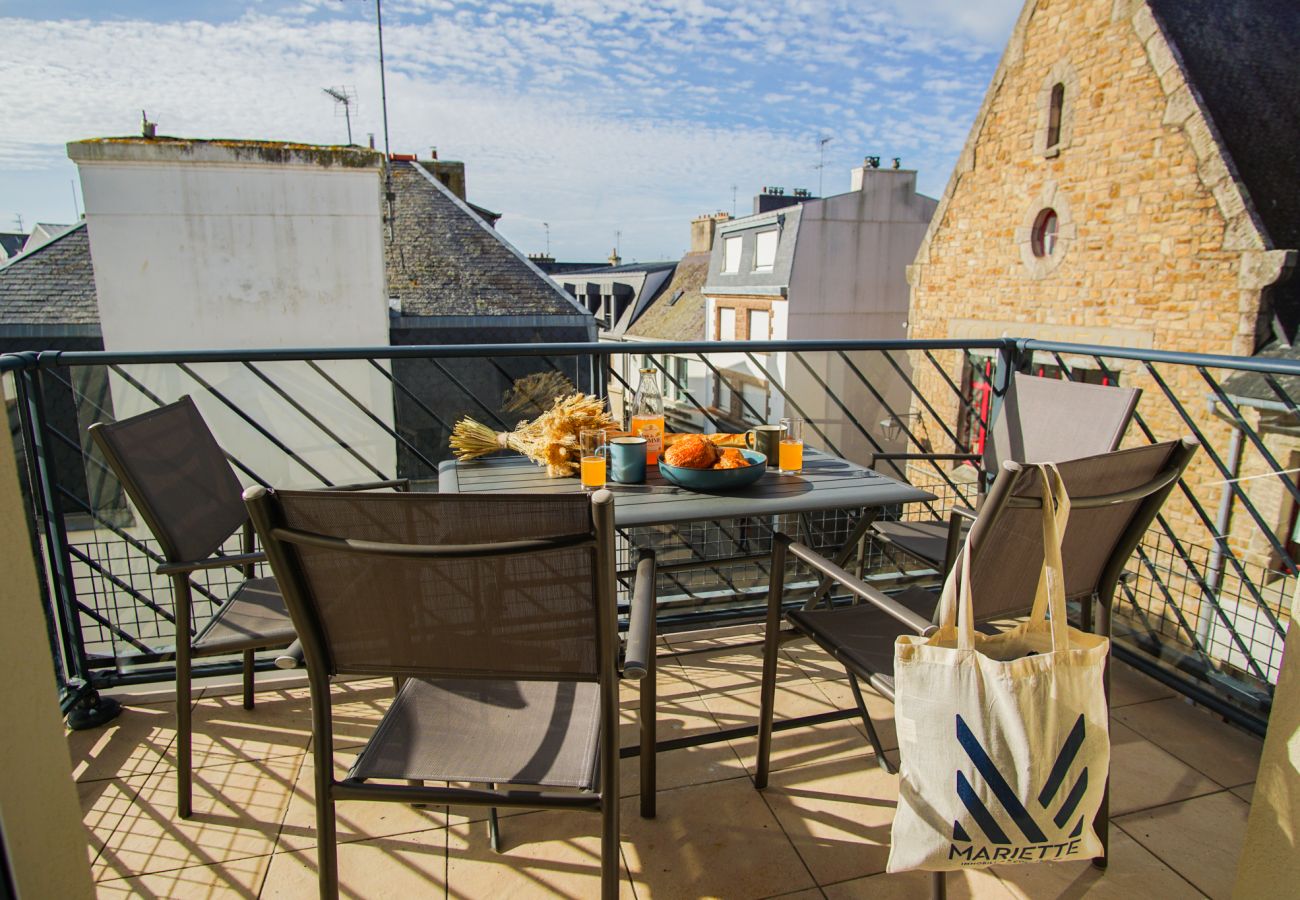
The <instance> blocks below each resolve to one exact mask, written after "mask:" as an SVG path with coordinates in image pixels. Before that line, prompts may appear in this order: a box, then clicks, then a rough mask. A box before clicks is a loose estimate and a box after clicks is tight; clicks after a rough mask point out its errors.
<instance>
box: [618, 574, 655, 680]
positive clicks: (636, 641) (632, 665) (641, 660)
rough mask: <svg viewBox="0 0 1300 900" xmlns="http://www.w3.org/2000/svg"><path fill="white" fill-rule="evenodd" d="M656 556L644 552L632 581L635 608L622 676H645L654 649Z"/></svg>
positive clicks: (632, 611)
mask: <svg viewBox="0 0 1300 900" xmlns="http://www.w3.org/2000/svg"><path fill="white" fill-rule="evenodd" d="M655 600H656V598H655V555H654V553H653V551H643V552H642V554H641V559H640V561H639V562H637V564H636V580H635V581H634V582H633V584H632V609H631V612H630V613H629V615H628V625H627V648H626V649H625V650H624V653H623V677H624V678H632V679H640V678H644V677H645V675H646V672H647V671H649V669H650V660H651V659H652V657H653V654H654V653H655V652H656V650H655Z"/></svg>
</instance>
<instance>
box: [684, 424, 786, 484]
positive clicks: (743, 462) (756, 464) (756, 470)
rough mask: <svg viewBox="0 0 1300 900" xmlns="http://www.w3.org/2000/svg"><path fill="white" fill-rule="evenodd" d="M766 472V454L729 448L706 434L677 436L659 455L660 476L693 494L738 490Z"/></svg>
mask: <svg viewBox="0 0 1300 900" xmlns="http://www.w3.org/2000/svg"><path fill="white" fill-rule="evenodd" d="M716 437H721V436H715V438H716ZM766 471H767V457H766V456H764V455H763V454H762V453H759V452H757V451H755V450H748V449H745V448H741V447H728V446H725V445H723V444H721V443H719V442H718V441H717V440H712V439H710V438H709V437H706V436H705V435H702V434H684V435H679V436H677V437H676V439H674V440H673V441H672V442H671V443H669V445H668V447H667V449H665V450H664V452H663V453H661V454H660V456H659V474H661V475H663V477H664V478H665V479H667V480H668V481H671V482H672V483H673V484H675V485H677V486H678V487H683V488H686V489H687V490H692V491H709V492H717V491H738V490H740V489H741V488H745V487H748V486H749V485H751V484H753V483H754V482H755V481H758V479H760V478H762V477H763V473H764V472H766Z"/></svg>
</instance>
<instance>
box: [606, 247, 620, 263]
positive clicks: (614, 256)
mask: <svg viewBox="0 0 1300 900" xmlns="http://www.w3.org/2000/svg"><path fill="white" fill-rule="evenodd" d="M622 262H623V257H621V256H619V255H618V248H617V247H615V248H614V249H613V250H611V251H609V264H610V265H611V266H617V265H621V264H622Z"/></svg>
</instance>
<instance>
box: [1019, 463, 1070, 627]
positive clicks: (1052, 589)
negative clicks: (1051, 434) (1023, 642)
mask: <svg viewBox="0 0 1300 900" xmlns="http://www.w3.org/2000/svg"><path fill="white" fill-rule="evenodd" d="M1034 468H1036V469H1038V478H1039V483H1040V484H1041V485H1042V491H1041V493H1042V496H1043V514H1042V524H1043V571H1042V572H1041V573H1040V574H1039V576H1038V589H1037V590H1036V591H1035V592H1034V608H1033V609H1032V610H1031V611H1030V613H1029V621H1028V622H1026V623H1025V630H1026V631H1040V632H1041V631H1050V632H1051V634H1052V649H1053V650H1054V651H1058V652H1059V651H1061V650H1068V649H1070V620H1069V618H1068V615H1069V613H1068V612H1067V610H1066V606H1065V563H1064V561H1063V560H1062V559H1061V542H1062V540H1063V539H1064V537H1065V526H1066V523H1068V522H1069V520H1070V495H1069V494H1068V493H1067V492H1066V490H1065V482H1064V481H1063V480H1062V479H1061V473H1060V471H1058V470H1057V468H1056V466H1055V465H1054V464H1053V463H1037V464H1035V466H1034ZM1053 507H1055V509H1053Z"/></svg>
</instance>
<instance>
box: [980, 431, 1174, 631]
mask: <svg viewBox="0 0 1300 900" xmlns="http://www.w3.org/2000/svg"><path fill="white" fill-rule="evenodd" d="M1196 446H1197V445H1196V444H1195V443H1194V442H1192V441H1188V440H1183V441H1167V442H1165V443H1161V444H1149V445H1147V446H1145V447H1135V448H1132V449H1129V450H1116V451H1113V452H1111V453H1103V454H1100V455H1098V456H1090V457H1087V458H1085V459H1075V460H1070V461H1068V462H1063V463H1060V464H1058V466H1057V468H1058V469H1059V471H1060V473H1061V479H1062V481H1063V482H1064V484H1065V488H1066V491H1067V492H1068V493H1069V495H1070V500H1071V511H1070V521H1069V524H1068V525H1067V526H1066V530H1065V535H1064V537H1063V539H1062V547H1061V555H1062V560H1063V562H1064V564H1065V594H1066V598H1067V599H1070V600H1073V599H1081V598H1086V597H1089V596H1092V595H1093V594H1097V595H1098V596H1100V597H1101V598H1102V600H1103V601H1108V600H1109V598H1110V593H1111V592H1112V591H1113V590H1114V586H1115V581H1116V579H1118V577H1119V575H1120V573H1121V571H1122V569H1123V566H1124V564H1125V563H1126V562H1127V561H1128V558H1129V557H1130V556H1131V555H1132V553H1133V550H1134V548H1135V547H1136V546H1137V543H1138V541H1139V540H1141V538H1142V535H1143V534H1144V533H1145V532H1146V530H1147V528H1148V527H1149V526H1150V524H1151V521H1152V520H1153V519H1154V518H1155V515H1156V513H1157V512H1159V510H1160V506H1161V505H1162V504H1163V503H1164V500H1165V497H1167V496H1168V494H1169V492H1170V491H1171V490H1173V487H1174V485H1175V484H1176V483H1177V480H1178V477H1179V475H1181V473H1182V471H1183V469H1185V468H1186V467H1187V464H1188V462H1189V461H1190V460H1191V458H1192V455H1193V454H1194V453H1195V452H1196ZM1041 491H1042V485H1041V483H1040V480H1039V477H1038V470H1037V469H1034V468H1031V467H1025V466H1021V465H1019V464H1017V463H1005V464H1003V467H1002V470H1001V471H1000V472H999V473H998V477H997V480H996V481H995V482H994V483H993V487H991V488H990V489H989V493H988V496H987V497H986V498H985V501H984V504H983V505H982V506H981V507H980V513H979V518H978V519H977V520H976V521H975V523H974V525H972V526H971V542H972V547H973V552H974V556H972V558H971V597H972V600H973V602H974V604H975V615H976V617H977V618H979V619H981V620H986V619H993V618H999V617H1001V616H1006V615H1018V614H1021V613H1023V612H1025V611H1026V610H1028V609H1029V608H1030V607H1031V606H1032V605H1033V601H1034V592H1035V590H1036V588H1037V586H1038V576H1039V572H1040V571H1041V569H1042V564H1043V535H1042V519H1041V515H1042V513H1041V506H1040V503H1041V497H1042V493H1041ZM1117 495H1118V496H1117ZM1027 500H1028V501H1029V502H1026V501H1027ZM1034 500H1037V501H1038V502H1032V501H1034Z"/></svg>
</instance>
